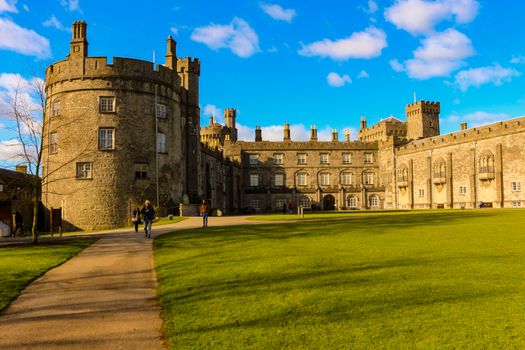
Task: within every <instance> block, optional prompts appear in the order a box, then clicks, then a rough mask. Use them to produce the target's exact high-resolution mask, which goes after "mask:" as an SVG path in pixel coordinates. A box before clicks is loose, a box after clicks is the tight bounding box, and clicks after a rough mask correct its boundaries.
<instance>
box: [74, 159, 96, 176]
mask: <svg viewBox="0 0 525 350" xmlns="http://www.w3.org/2000/svg"><path fill="white" fill-rule="evenodd" d="M92 169H93V164H92V163H88V162H82V163H77V179H92V178H93V174H92Z"/></svg>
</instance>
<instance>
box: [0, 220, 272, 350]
mask: <svg viewBox="0 0 525 350" xmlns="http://www.w3.org/2000/svg"><path fill="white" fill-rule="evenodd" d="M261 223H263V222H257V221H247V220H246V217H244V216H233V217H212V218H210V224H211V225H213V226H224V225H239V224H261ZM266 223H267V222H266ZM200 226H201V219H200V218H197V217H195V218H189V219H188V220H184V221H181V222H179V223H177V224H169V225H163V226H158V227H154V228H153V238H154V237H156V236H158V235H161V234H164V233H167V232H172V231H174V230H181V229H186V228H196V227H200ZM94 235H101V236H102V238H101V239H99V240H98V241H97V242H96V243H94V244H92V245H91V246H90V247H88V248H87V249H85V250H84V251H82V252H81V253H80V254H79V255H78V256H76V257H74V258H73V259H71V260H69V261H67V262H66V263H64V264H62V265H61V266H59V267H57V268H55V269H53V270H50V271H48V272H47V273H46V274H45V275H44V276H42V277H41V278H39V279H37V280H36V281H35V282H34V283H32V284H31V285H30V286H28V287H27V288H26V289H25V290H24V291H23V292H22V293H21V294H20V296H19V297H18V298H17V299H16V300H15V301H14V302H13V303H12V304H11V305H10V306H9V307H8V308H7V309H6V310H5V311H4V313H2V314H1V315H0V349H6V350H7V349H9V350H11V349H13V350H18V349H49V350H51V349H53V350H54V349H68V350H69V349H72V350H75V349H151V350H154V349H166V344H165V342H164V340H163V338H162V333H161V330H162V320H161V318H160V306H159V304H158V300H157V295H156V283H157V282H156V281H157V279H156V274H155V269H154V263H153V250H152V240H151V239H146V238H144V236H143V233H142V232H139V233H135V232H134V231H132V230H131V229H129V230H119V231H110V232H107V233H100V232H99V233H94Z"/></svg>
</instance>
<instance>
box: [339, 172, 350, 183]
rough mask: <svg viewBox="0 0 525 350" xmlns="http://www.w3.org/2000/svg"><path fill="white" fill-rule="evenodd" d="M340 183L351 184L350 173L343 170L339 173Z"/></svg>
mask: <svg viewBox="0 0 525 350" xmlns="http://www.w3.org/2000/svg"><path fill="white" fill-rule="evenodd" d="M341 183H342V184H343V185H351V184H352V173H351V172H348V171H345V172H344V173H342V174H341Z"/></svg>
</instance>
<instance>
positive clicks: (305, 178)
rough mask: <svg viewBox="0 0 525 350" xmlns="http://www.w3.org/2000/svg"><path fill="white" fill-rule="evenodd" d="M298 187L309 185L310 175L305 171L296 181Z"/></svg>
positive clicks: (298, 174) (300, 173)
mask: <svg viewBox="0 0 525 350" xmlns="http://www.w3.org/2000/svg"><path fill="white" fill-rule="evenodd" d="M295 184H296V185H297V186H306V185H307V184H308V173H306V172H305V171H301V172H298V173H297V175H296V179H295Z"/></svg>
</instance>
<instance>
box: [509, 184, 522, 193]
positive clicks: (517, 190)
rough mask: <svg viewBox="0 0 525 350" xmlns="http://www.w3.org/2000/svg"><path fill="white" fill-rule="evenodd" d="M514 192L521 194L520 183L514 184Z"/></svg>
mask: <svg viewBox="0 0 525 350" xmlns="http://www.w3.org/2000/svg"><path fill="white" fill-rule="evenodd" d="M511 185H512V192H520V191H521V183H519V182H512V183H511Z"/></svg>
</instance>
